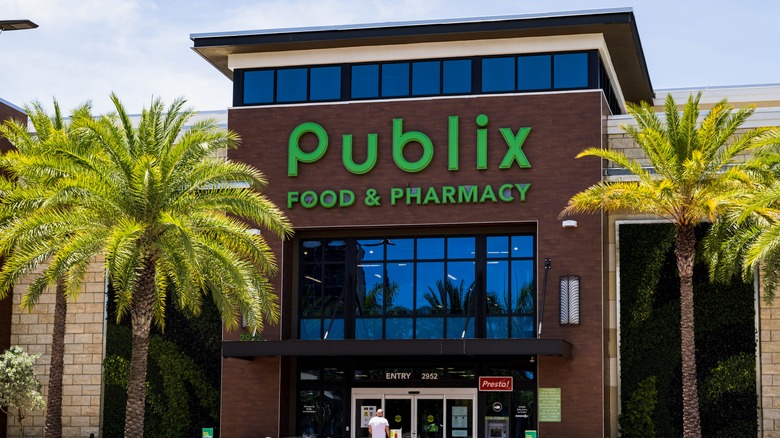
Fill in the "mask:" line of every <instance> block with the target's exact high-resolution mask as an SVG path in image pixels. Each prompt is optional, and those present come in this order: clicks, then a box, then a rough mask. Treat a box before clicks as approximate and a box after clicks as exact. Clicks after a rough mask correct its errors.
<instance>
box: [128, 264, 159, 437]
mask: <svg viewBox="0 0 780 438" xmlns="http://www.w3.org/2000/svg"><path fill="white" fill-rule="evenodd" d="M141 277H142V278H141V280H140V282H139V283H140V284H139V285H138V290H136V291H135V294H134V295H133V304H132V307H131V309H130V316H131V318H132V326H133V346H132V354H131V357H130V380H129V382H128V386H127V408H126V410H125V438H142V437H143V436H144V408H145V405H146V366H147V361H148V357H149V331H150V329H151V326H152V316H153V305H154V288H155V285H154V268H153V267H151V262H148V263H147V265H146V267H145V269H144V272H143V273H142V274H141Z"/></svg>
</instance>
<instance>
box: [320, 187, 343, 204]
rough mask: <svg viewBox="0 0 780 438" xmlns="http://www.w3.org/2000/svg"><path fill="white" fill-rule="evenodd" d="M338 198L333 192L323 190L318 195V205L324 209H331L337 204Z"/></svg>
mask: <svg viewBox="0 0 780 438" xmlns="http://www.w3.org/2000/svg"><path fill="white" fill-rule="evenodd" d="M338 200H339V198H338V197H337V196H336V192H334V191H333V190H325V191H323V192H322V193H321V194H320V205H322V206H323V207H325V208H333V207H335V206H336V203H338Z"/></svg>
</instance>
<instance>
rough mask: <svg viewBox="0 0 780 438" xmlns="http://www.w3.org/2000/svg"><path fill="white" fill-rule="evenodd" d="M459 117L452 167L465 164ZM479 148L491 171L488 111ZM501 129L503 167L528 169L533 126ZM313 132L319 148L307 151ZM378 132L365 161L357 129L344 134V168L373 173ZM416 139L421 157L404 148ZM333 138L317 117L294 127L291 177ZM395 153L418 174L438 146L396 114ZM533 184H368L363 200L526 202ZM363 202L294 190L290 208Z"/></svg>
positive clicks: (452, 124) (452, 120)
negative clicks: (356, 149)
mask: <svg viewBox="0 0 780 438" xmlns="http://www.w3.org/2000/svg"><path fill="white" fill-rule="evenodd" d="M458 122H459V120H458V116H450V117H449V119H448V122H447V123H448V125H447V168H448V170H449V171H450V172H455V171H457V170H458V169H459V164H458V157H459V153H460V132H459V127H458ZM475 122H476V126H477V128H476V153H477V165H476V168H477V169H478V170H486V169H487V168H488V163H487V155H488V154H487V151H488V136H487V132H488V130H487V125H488V122H489V119H488V116H486V115H485V114H480V115H479V116H477V117H476V120H475ZM499 132H500V133H501V135H502V137H503V138H504V143H505V144H506V147H507V151H506V153H505V155H504V158H503V159H502V160H501V163H500V164H499V165H498V168H499V169H510V168H511V167H512V165H516V166H517V167H518V168H521V169H527V168H530V167H531V164H530V163H529V162H528V158H526V156H525V153H524V152H523V143H525V140H526V139H527V138H528V134H530V132H531V128H519V129H518V130H517V132H513V131H512V129H510V128H499ZM307 134H313V135H314V136H315V137H316V138H317V144H316V147H314V150H311V151H305V150H303V149H302V148H301V139H302V138H303V137H304V136H305V135H307ZM378 137H379V136H378V134H373V133H372V134H368V145H367V153H366V159H365V161H363V162H362V163H357V162H355V160H354V157H353V148H352V134H344V135H343V136H342V141H341V161H342V163H343V164H344V168H345V169H346V170H347V171H349V172H351V173H353V174H355V175H364V174H368V173H369V172H371V170H372V169H373V168H374V167H375V166H376V164H377V156H378V143H379V140H378ZM410 143H417V144H418V145H419V146H420V147H422V156H421V157H420V158H419V159H417V160H416V161H409V160H407V159H406V158H405V157H404V153H403V152H404V148H405V147H406V146H407V145H409V144H410ZM328 147H329V139H328V133H327V131H325V128H323V127H322V126H321V125H319V124H317V123H315V122H304V123H301V124H300V125H298V126H297V127H296V128H295V129H293V131H292V133H291V134H290V139H289V142H288V155H287V157H288V160H287V175H288V176H289V177H291V178H294V177H297V176H298V169H299V167H300V165H301V164H302V163H303V164H312V163H316V162H317V161H319V160H320V159H322V157H324V156H325V153H326V152H327V151H328ZM392 152H393V161H394V162H395V165H396V166H397V167H398V168H399V169H401V170H403V171H405V172H408V173H418V172H422V171H423V170H425V169H426V168H427V167H428V166H429V165H430V164H431V161H432V160H433V154H434V145H433V142H432V141H431V139H430V137H428V136H427V135H426V134H424V133H423V132H420V131H406V132H404V120H403V119H402V118H396V119H393V133H392ZM530 187H531V184H530V183H515V182H507V183H504V184H497V185H490V184H488V185H484V186H478V185H475V184H471V185H468V184H466V185H459V186H448V185H445V186H441V187H428V188H422V187H391V188H390V189H389V190H388V191H387V192H381V191H380V190H377V189H375V188H367V189H365V192H364V196H363V198H362V202H363V203H364V204H365V205H366V206H369V207H378V206H381V205H383V204H384V205H386V204H389V205H391V206H395V205H399V204H405V205H428V204H476V203H487V202H494V203H497V202H504V203H509V202H514V201H520V202H525V197H526V193H527V192H528V189H529V188H530ZM357 201H358V198H357V196H356V195H355V192H354V191H353V190H349V189H338V190H330V189H328V190H323V191H321V192H318V191H315V190H304V191H290V192H287V208H289V209H292V208H294V207H295V206H301V207H303V208H314V207H317V206H321V207H324V208H334V207H338V208H344V207H351V206H353V205H355V203H356V202H357Z"/></svg>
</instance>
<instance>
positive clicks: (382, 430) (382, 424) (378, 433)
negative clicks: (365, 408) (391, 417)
mask: <svg viewBox="0 0 780 438" xmlns="http://www.w3.org/2000/svg"><path fill="white" fill-rule="evenodd" d="M368 433H369V434H371V438H387V437H389V436H390V423H388V422H387V418H385V412H384V411H383V410H381V409H378V410H377V411H376V416H375V417H373V418H371V419H370V420H368Z"/></svg>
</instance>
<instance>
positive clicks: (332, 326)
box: [323, 317, 344, 339]
mask: <svg viewBox="0 0 780 438" xmlns="http://www.w3.org/2000/svg"><path fill="white" fill-rule="evenodd" d="M323 322H324V324H325V326H324V329H325V333H324V334H323V339H344V319H343V318H328V317H326V318H325V321H323ZM326 336H327V337H326Z"/></svg>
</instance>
